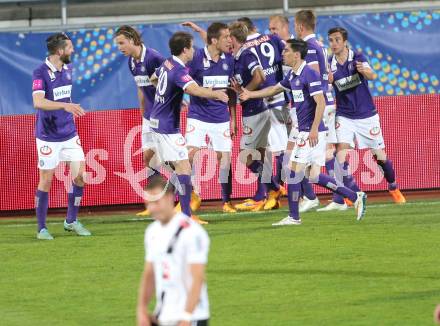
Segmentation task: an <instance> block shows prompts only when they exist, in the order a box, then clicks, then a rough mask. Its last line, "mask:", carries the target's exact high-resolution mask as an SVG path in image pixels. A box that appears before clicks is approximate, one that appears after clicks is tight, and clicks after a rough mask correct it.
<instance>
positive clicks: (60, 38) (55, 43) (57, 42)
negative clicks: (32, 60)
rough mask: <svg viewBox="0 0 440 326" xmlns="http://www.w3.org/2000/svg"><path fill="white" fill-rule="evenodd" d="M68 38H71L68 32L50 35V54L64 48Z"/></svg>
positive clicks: (47, 41)
mask: <svg viewBox="0 0 440 326" xmlns="http://www.w3.org/2000/svg"><path fill="white" fill-rule="evenodd" d="M68 40H70V38H69V37H68V36H67V35H66V33H56V34H53V35H51V36H49V37H48V38H47V39H46V46H47V50H48V51H49V54H55V53H56V52H57V51H58V50H59V49H63V48H64V47H65V46H66V43H67V41H68Z"/></svg>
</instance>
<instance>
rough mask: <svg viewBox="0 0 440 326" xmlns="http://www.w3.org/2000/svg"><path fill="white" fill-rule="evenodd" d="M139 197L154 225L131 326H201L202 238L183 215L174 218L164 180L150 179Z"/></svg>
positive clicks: (204, 318) (205, 313) (205, 242)
mask: <svg viewBox="0 0 440 326" xmlns="http://www.w3.org/2000/svg"><path fill="white" fill-rule="evenodd" d="M145 192H146V198H147V200H148V208H149V210H150V212H151V216H153V218H154V219H155V221H154V222H153V223H152V224H150V225H149V226H148V228H147V230H146V231H145V241H144V243H145V252H146V254H145V265H144V266H145V267H144V272H143V273H142V277H141V282H140V285H139V295H138V302H137V309H136V316H137V325H138V326H154V325H173V326H191V325H193V326H207V325H208V320H209V302H208V291H207V285H206V278H205V270H206V264H207V262H208V252H209V237H208V234H207V233H206V231H205V230H204V229H203V228H202V227H201V226H200V225H198V224H197V223H195V222H193V221H191V220H189V219H188V218H187V217H186V216H185V215H184V214H182V213H176V211H175V209H174V187H173V185H172V184H171V183H170V182H169V181H167V180H166V179H165V178H164V177H162V176H160V175H156V176H154V177H152V178H151V179H150V182H149V183H148V184H147V186H146V189H145ZM154 294H156V308H155V310H154V313H153V314H151V315H150V314H149V313H148V304H149V303H150V302H151V300H152V298H153V296H154Z"/></svg>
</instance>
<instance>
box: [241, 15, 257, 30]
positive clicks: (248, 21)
mask: <svg viewBox="0 0 440 326" xmlns="http://www.w3.org/2000/svg"><path fill="white" fill-rule="evenodd" d="M237 21H238V22H240V23H243V24H245V25H246V27H247V29H248V31H249V32H250V31H253V30H254V29H255V25H254V22H253V21H252V19H250V18H249V17H240V18H238V19H237Z"/></svg>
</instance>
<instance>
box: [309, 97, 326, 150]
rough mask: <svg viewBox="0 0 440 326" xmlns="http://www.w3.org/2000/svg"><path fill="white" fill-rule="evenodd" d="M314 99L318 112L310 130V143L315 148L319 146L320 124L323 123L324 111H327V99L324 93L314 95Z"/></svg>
mask: <svg viewBox="0 0 440 326" xmlns="http://www.w3.org/2000/svg"><path fill="white" fill-rule="evenodd" d="M313 99H314V100H315V102H316V111H315V119H314V120H313V124H312V127H311V128H310V133H309V143H310V146H311V147H314V146H316V145H317V144H318V128H319V124H320V123H321V121H322V117H323V115H324V109H325V99H324V94H323V93H319V94H316V95H314V96H313Z"/></svg>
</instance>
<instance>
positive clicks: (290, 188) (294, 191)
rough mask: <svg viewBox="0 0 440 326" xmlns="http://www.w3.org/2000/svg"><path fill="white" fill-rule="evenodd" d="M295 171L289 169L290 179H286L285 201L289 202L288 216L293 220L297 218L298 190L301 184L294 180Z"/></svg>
mask: <svg viewBox="0 0 440 326" xmlns="http://www.w3.org/2000/svg"><path fill="white" fill-rule="evenodd" d="M295 177H296V175H295V172H294V171H290V179H289V180H288V181H287V201H288V203H289V216H290V217H291V218H293V219H294V220H299V207H298V200H299V192H300V189H301V184H300V182H299V180H295Z"/></svg>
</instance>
